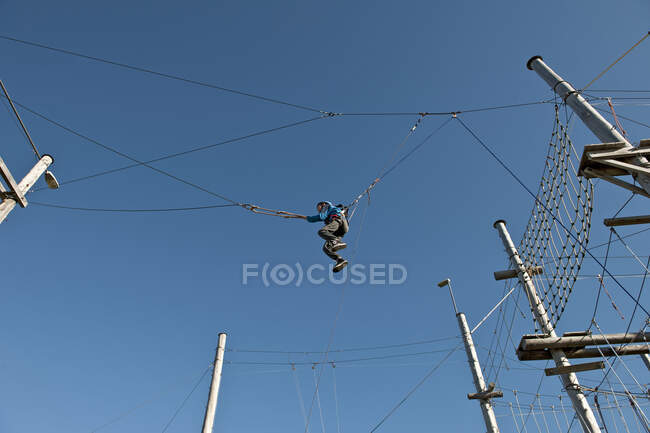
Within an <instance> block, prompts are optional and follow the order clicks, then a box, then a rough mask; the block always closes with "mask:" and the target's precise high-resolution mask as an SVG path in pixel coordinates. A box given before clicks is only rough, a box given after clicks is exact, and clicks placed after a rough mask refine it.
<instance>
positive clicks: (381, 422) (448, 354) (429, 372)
mask: <svg viewBox="0 0 650 433" xmlns="http://www.w3.org/2000/svg"><path fill="white" fill-rule="evenodd" d="M461 347H462V346H456V347H455V348H454V349H452V350H450V351H449V352H448V353H447V355H446V356H445V357H444V358H442V360H441V361H440V362H438V363H437V364H436V365H434V366H433V367H432V368H431V370H429V371H428V372H427V374H425V375H424V377H423V378H422V379H421V380H420V381H419V382H418V383H417V384H415V386H414V387H413V388H411V390H410V391H409V392H408V393H407V394H406V395H405V396H404V398H402V399H401V400H400V401H399V402H398V403H397V404H396V405H395V406H394V407H393V408H392V409H391V410H390V411H389V412H388V413H387V414H386V415H385V416H384V417H383V418H382V419H381V420H380V421H379V423H377V425H375V426H374V427H373V428H372V429H371V430H370V433H374V432H375V431H377V429H378V428H379V427H381V425H382V424H383V423H385V422H386V420H387V419H388V418H390V416H391V415H393V414H394V413H395V411H396V410H397V409H399V408H400V407H401V406H402V405H403V404H404V403H405V402H406V400H408V399H409V397H411V395H413V393H414V392H415V391H417V389H418V388H419V387H420V386H422V384H424V382H426V380H427V379H428V378H429V377H431V375H432V374H433V373H435V371H436V370H437V369H438V368H439V367H440V366H441V365H442V364H444V363H445V361H447V359H449V357H450V356H451V355H452V354H453V353H454V352H455V351H457V350H458V349H460V348H461Z"/></svg>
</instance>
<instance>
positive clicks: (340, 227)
mask: <svg viewBox="0 0 650 433" xmlns="http://www.w3.org/2000/svg"><path fill="white" fill-rule="evenodd" d="M316 209H317V210H318V214H317V215H314V216H305V215H286V216H285V218H301V219H304V220H307V221H308V222H310V223H315V222H318V221H323V222H324V223H325V225H324V226H323V227H322V228H321V229H320V230H318V236H320V237H321V238H323V239H325V245H323V252H324V253H325V254H327V256H328V257H329V258H330V259H332V260H334V261H336V264H335V265H334V268H333V269H332V270H333V271H334V272H340V271H341V270H342V269H343V268H345V267H346V266H347V265H348V261H347V260H345V259H344V258H343V257H341V256H339V255H338V254H337V253H336V252H337V251H338V250H342V249H343V248H345V247H347V244H346V243H345V242H343V241H342V240H341V238H342V237H343V236H345V234H346V233H347V232H348V228H349V227H348V220H347V217H346V216H345V210H344V207H343V205H338V206H334V205H333V204H332V203H330V202H329V201H321V202H318V204H317V205H316Z"/></svg>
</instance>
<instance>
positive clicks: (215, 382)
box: [202, 332, 226, 433]
mask: <svg viewBox="0 0 650 433" xmlns="http://www.w3.org/2000/svg"><path fill="white" fill-rule="evenodd" d="M225 349H226V334H225V333H223V332H222V333H221V334H219V343H217V352H216V354H215V356H214V370H212V383H211V384H210V394H208V405H207V406H206V408H205V416H204V417H203V430H202V432H203V433H212V426H213V425H214V414H215V412H216V410H217V398H218V397H219V385H221V370H222V368H223V354H224V351H225Z"/></svg>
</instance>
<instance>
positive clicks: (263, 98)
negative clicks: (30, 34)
mask: <svg viewBox="0 0 650 433" xmlns="http://www.w3.org/2000/svg"><path fill="white" fill-rule="evenodd" d="M0 39H4V40H6V41H11V42H17V43H20V44H24V45H29V46H32V47H37V48H42V49H45V50H49V51H54V52H57V53H61V54H67V55H70V56H75V57H80V58H83V59H86V60H92V61H95V62H100V63H105V64H108V65H113V66H117V67H120V68H125V69H130V70H132V71H138V72H144V73H145V74H150V75H155V76H158V77H162V78H168V79H170V80H176V81H182V82H184V83H188V84H195V85H197V86H202V87H208V88H211V89H215V90H221V91H223V92H228V93H233V94H235V95H241V96H247V97H249V98H254V99H258V100H261V101H266V102H271V103H274V104H281V105H286V106H289V107H294V108H299V109H301V110H307V111H313V112H316V113H326V112H325V111H323V110H319V109H316V108H312V107H308V106H306V105H300V104H294V103H291V102H287V101H282V100H280V99H275V98H269V97H266V96H261V95H256V94H253V93H249V92H243V91H241V90H235V89H230V88H227V87H223V86H217V85H215V84H211V83H206V82H204V81H198V80H192V79H189V78H185V77H181V76H178V75H172V74H167V73H164V72H158V71H154V70H153V69H148V68H144V67H141V66H134V65H130V64H127V63H121V62H116V61H114V60H108V59H104V58H101V57H96V56H90V55H87V54H82V53H79V52H76V51H71V50H67V49H63V48H57V47H53V46H49V45H45V44H41V43H38V42H31V41H26V40H23V39H18V38H13V37H10V36H6V35H0Z"/></svg>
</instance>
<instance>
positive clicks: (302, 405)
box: [291, 363, 309, 431]
mask: <svg viewBox="0 0 650 433" xmlns="http://www.w3.org/2000/svg"><path fill="white" fill-rule="evenodd" d="M291 374H292V376H293V381H294V383H295V384H296V394H298V400H299V401H300V412H301V413H302V418H303V420H304V422H305V426H306V425H307V413H306V412H305V402H304V400H303V398H302V392H301V391H300V380H299V379H298V375H297V374H296V366H295V365H294V364H293V363H292V364H291ZM307 431H309V430H307Z"/></svg>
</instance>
